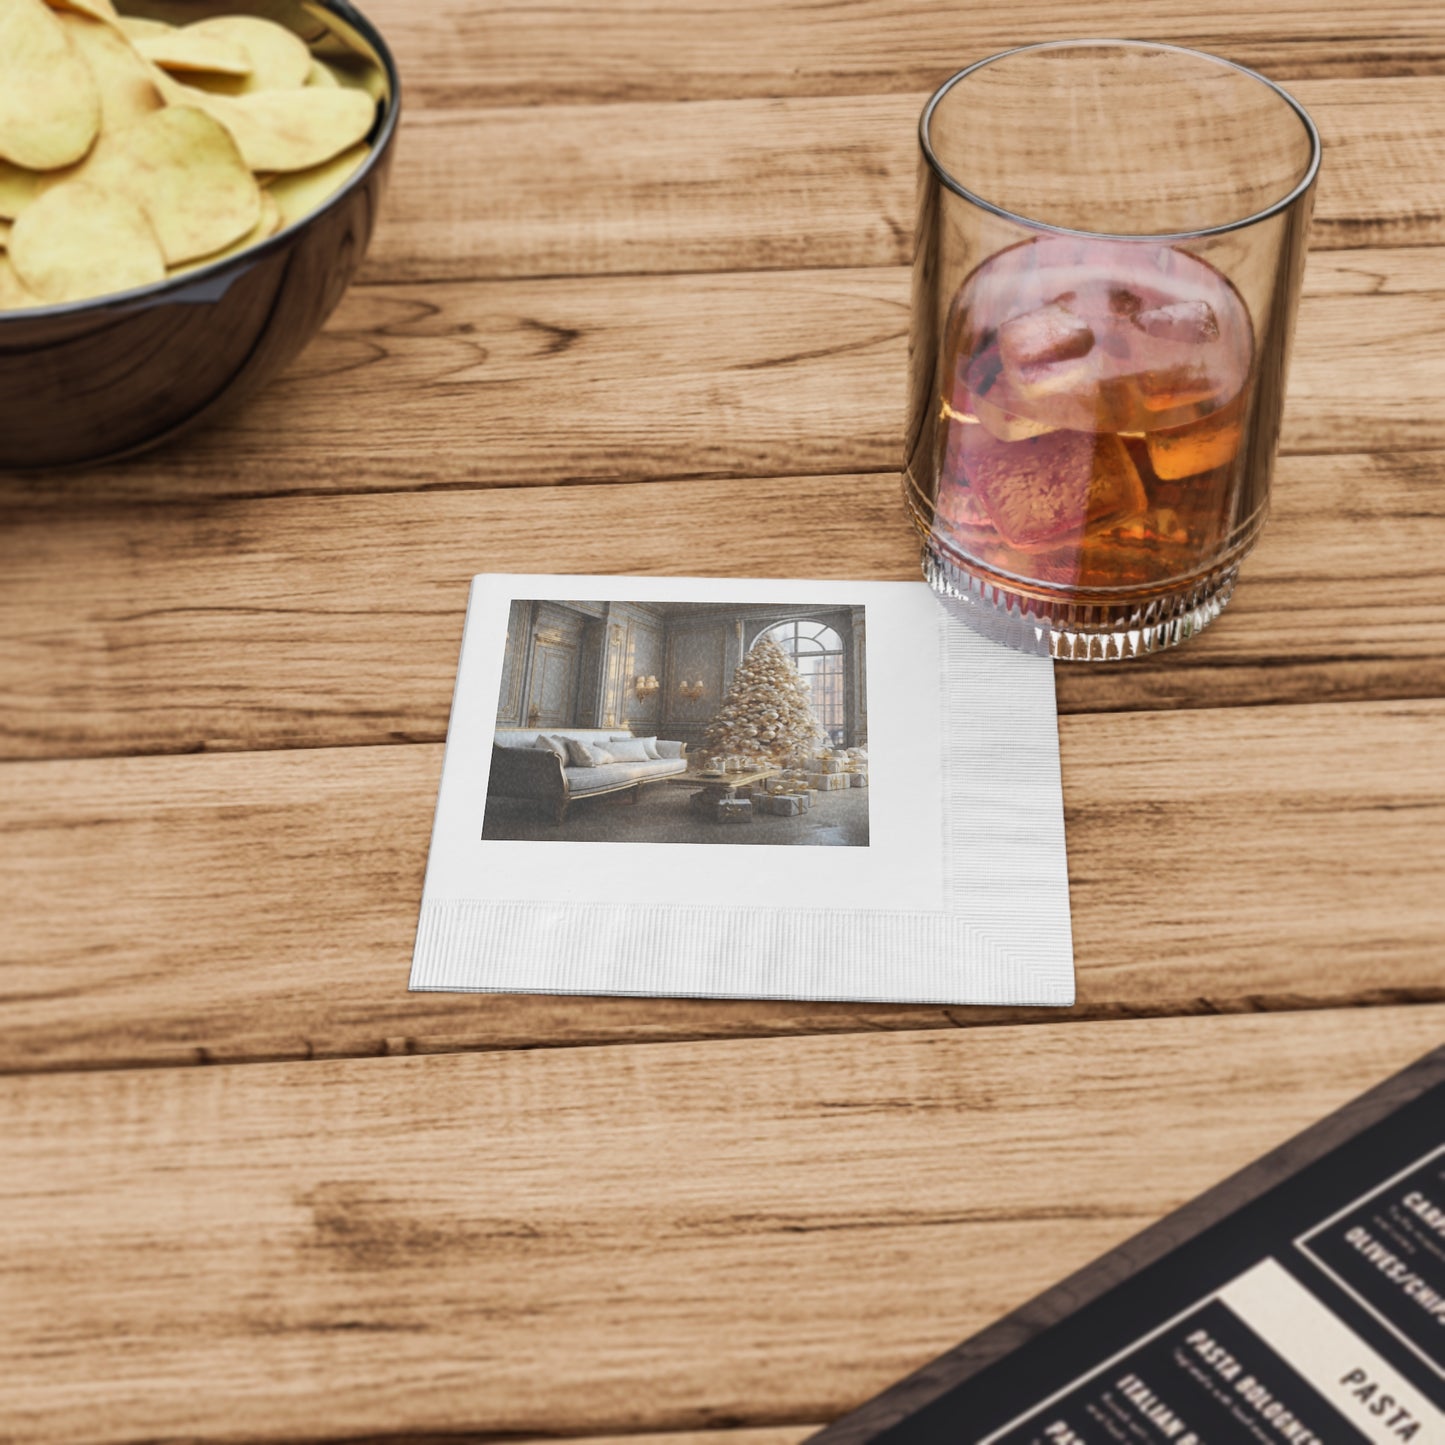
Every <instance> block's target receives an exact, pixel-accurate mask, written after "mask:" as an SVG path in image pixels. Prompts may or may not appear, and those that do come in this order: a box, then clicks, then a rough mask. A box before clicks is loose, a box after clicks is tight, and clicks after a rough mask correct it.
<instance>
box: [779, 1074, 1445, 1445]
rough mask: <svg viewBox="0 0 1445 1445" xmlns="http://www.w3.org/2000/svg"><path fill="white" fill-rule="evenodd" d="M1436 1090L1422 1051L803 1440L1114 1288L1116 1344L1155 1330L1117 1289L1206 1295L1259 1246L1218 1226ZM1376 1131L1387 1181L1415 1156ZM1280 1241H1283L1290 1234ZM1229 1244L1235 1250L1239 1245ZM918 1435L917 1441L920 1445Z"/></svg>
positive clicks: (904, 1395)
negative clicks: (1143, 1283)
mask: <svg viewBox="0 0 1445 1445" xmlns="http://www.w3.org/2000/svg"><path fill="white" fill-rule="evenodd" d="M1441 1086H1445V1047H1442V1048H1439V1049H1436V1050H1434V1051H1433V1052H1432V1053H1430V1054H1427V1055H1426V1056H1425V1057H1424V1058H1423V1059H1420V1060H1419V1061H1418V1062H1416V1063H1415V1064H1413V1065H1411V1066H1410V1067H1409V1068H1408V1069H1405V1070H1404V1071H1403V1072H1401V1073H1399V1074H1396V1075H1394V1076H1393V1077H1391V1078H1389V1079H1386V1080H1385V1081H1384V1082H1383V1083H1382V1084H1380V1085H1378V1086H1377V1087H1376V1088H1374V1089H1372V1090H1370V1092H1369V1093H1367V1094H1364V1095H1362V1096H1361V1097H1360V1098H1358V1099H1356V1100H1354V1101H1353V1102H1351V1103H1350V1104H1347V1105H1346V1106H1345V1107H1344V1108H1343V1109H1340V1110H1339V1111H1337V1112H1336V1113H1334V1114H1331V1115H1329V1116H1328V1117H1327V1118H1325V1119H1322V1120H1321V1121H1320V1122H1319V1123H1318V1124H1315V1125H1313V1126H1312V1127H1311V1128H1309V1129H1307V1130H1305V1131H1304V1132H1303V1133H1302V1134H1298V1135H1296V1136H1295V1137H1294V1138H1293V1139H1290V1140H1288V1141H1287V1142H1286V1143H1284V1144H1282V1145H1281V1146H1280V1147H1279V1148H1278V1149H1275V1150H1273V1151H1272V1152H1271V1153H1269V1154H1266V1155H1265V1156H1264V1157H1263V1158H1261V1159H1258V1160H1256V1161H1255V1163H1253V1164H1251V1165H1249V1166H1247V1167H1246V1168H1245V1169H1243V1170H1241V1171H1240V1172H1239V1173H1238V1174H1235V1175H1232V1176H1231V1177H1230V1178H1228V1179H1226V1180H1225V1181H1224V1182H1223V1183H1221V1184H1218V1185H1216V1186H1215V1187H1214V1188H1213V1189H1211V1190H1209V1191H1208V1192H1207V1193H1205V1194H1202V1195H1200V1196H1199V1197H1198V1198H1197V1199H1194V1200H1191V1201H1190V1202H1189V1203H1188V1204H1185V1205H1184V1206H1182V1207H1181V1208H1180V1209H1178V1210H1176V1211H1175V1212H1174V1213H1173V1214H1170V1215H1168V1216H1166V1217H1165V1218H1164V1219H1162V1220H1160V1221H1159V1223H1157V1224H1155V1225H1153V1226H1152V1227H1151V1228H1149V1229H1147V1230H1145V1231H1144V1232H1143V1233H1142V1234H1138V1235H1136V1236H1135V1237H1134V1238H1133V1239H1130V1240H1128V1241H1126V1242H1125V1243H1124V1244H1122V1245H1120V1246H1119V1247H1118V1248H1117V1249H1114V1250H1111V1251H1110V1252H1109V1253H1108V1254H1106V1255H1103V1256H1101V1257H1100V1258H1099V1259H1097V1260H1095V1261H1094V1262H1093V1263H1092V1264H1089V1265H1086V1266H1085V1267H1084V1268H1083V1269H1082V1270H1079V1271H1078V1272H1077V1273H1076V1274H1073V1275H1071V1276H1070V1277H1069V1278H1068V1279H1066V1280H1064V1281H1063V1282H1062V1283H1061V1284H1058V1285H1056V1286H1055V1287H1054V1288H1053V1289H1050V1290H1048V1291H1046V1292H1045V1293H1044V1294H1041V1295H1039V1296H1038V1297H1036V1298H1035V1299H1033V1300H1030V1301H1029V1302H1028V1303H1027V1304H1025V1305H1023V1306H1021V1307H1020V1308H1019V1309H1017V1310H1015V1311H1014V1312H1013V1313H1012V1314H1010V1315H1006V1316H1005V1317H1004V1318H1003V1319H1001V1320H999V1321H998V1322H997V1323H996V1324H994V1325H992V1326H990V1327H989V1328H988V1329H986V1330H984V1331H983V1332H982V1333H980V1334H977V1335H975V1336H973V1337H972V1338H971V1339H969V1340H966V1341H964V1342H963V1343H962V1344H961V1345H958V1346H957V1347H956V1348H954V1349H952V1350H950V1351H949V1352H948V1353H947V1354H944V1355H940V1356H939V1357H938V1358H937V1359H935V1360H932V1361H930V1362H929V1363H928V1364H927V1365H925V1366H924V1367H923V1368H922V1369H920V1370H918V1371H917V1372H916V1373H914V1374H912V1375H910V1376H908V1377H907V1378H906V1379H904V1380H902V1381H900V1382H899V1383H898V1384H897V1385H895V1386H893V1387H892V1388H891V1389H889V1390H887V1391H885V1392H884V1393H883V1394H882V1395H879V1396H877V1397H876V1398H875V1399H873V1400H871V1401H869V1402H868V1403H867V1404H866V1405H863V1406H862V1407H861V1408H860V1409H858V1410H855V1411H853V1412H852V1413H851V1414H849V1415H846V1416H844V1417H843V1418H842V1419H841V1420H838V1421H837V1422H835V1423H834V1424H832V1425H830V1426H828V1427H827V1428H826V1429H824V1430H822V1431H820V1432H819V1433H817V1434H816V1435H813V1436H811V1437H809V1440H808V1441H807V1445H862V1442H865V1441H872V1440H874V1439H875V1438H877V1437H878V1436H880V1435H882V1434H884V1433H885V1432H887V1431H890V1430H893V1429H894V1428H895V1427H898V1426H900V1425H904V1424H906V1423H908V1422H909V1421H910V1420H911V1419H912V1417H914V1416H915V1415H918V1414H919V1413H920V1412H922V1411H924V1410H926V1409H927V1407H929V1406H930V1405H932V1404H934V1403H935V1402H937V1401H938V1400H940V1399H941V1398H942V1397H943V1396H945V1395H947V1394H949V1393H950V1392H952V1391H954V1390H957V1389H958V1387H959V1386H961V1385H964V1384H966V1383H967V1382H968V1381H970V1380H972V1379H974V1377H976V1376H978V1375H980V1374H982V1373H983V1371H985V1370H988V1369H991V1368H992V1367H993V1366H995V1365H1006V1364H1007V1361H1008V1357H1009V1356H1010V1355H1011V1354H1013V1353H1014V1352H1016V1351H1018V1350H1020V1349H1021V1347H1023V1346H1024V1345H1027V1344H1028V1343H1029V1342H1030V1341H1032V1340H1033V1339H1035V1338H1036V1337H1037V1336H1039V1335H1041V1334H1043V1333H1044V1332H1045V1331H1046V1330H1051V1329H1054V1328H1055V1327H1056V1326H1060V1327H1062V1326H1064V1325H1066V1324H1067V1322H1068V1321H1069V1320H1070V1318H1071V1317H1072V1316H1074V1315H1076V1314H1078V1313H1079V1312H1080V1311H1082V1310H1085V1309H1087V1308H1088V1307H1089V1306H1091V1305H1093V1304H1094V1303H1095V1302H1096V1301H1100V1300H1102V1299H1103V1298H1104V1297H1105V1296H1106V1295H1110V1294H1112V1293H1113V1292H1115V1291H1120V1297H1121V1303H1120V1308H1121V1313H1122V1314H1123V1315H1125V1316H1129V1317H1130V1320H1131V1321H1132V1322H1129V1323H1121V1325H1120V1330H1121V1333H1120V1336H1119V1338H1120V1339H1121V1340H1124V1339H1127V1338H1130V1337H1131V1336H1132V1337H1133V1338H1138V1337H1140V1336H1143V1335H1145V1334H1147V1333H1149V1332H1150V1331H1151V1330H1153V1329H1154V1328H1155V1327H1156V1326H1157V1325H1159V1324H1160V1323H1161V1320H1160V1317H1159V1314H1158V1313H1157V1312H1153V1313H1150V1312H1146V1311H1145V1310H1144V1309H1143V1308H1141V1307H1140V1306H1138V1305H1137V1304H1135V1303H1129V1304H1127V1305H1126V1304H1125V1302H1124V1299H1123V1297H1124V1296H1126V1295H1127V1294H1128V1293H1129V1291H1126V1290H1123V1289H1122V1287H1123V1286H1125V1285H1127V1284H1129V1283H1130V1282H1131V1281H1134V1280H1135V1279H1136V1277H1137V1276H1139V1275H1141V1274H1143V1273H1145V1272H1146V1271H1151V1272H1152V1273H1155V1274H1157V1273H1158V1271H1155V1270H1154V1269H1153V1267H1154V1266H1156V1265H1161V1264H1165V1263H1170V1264H1173V1263H1176V1262H1177V1263H1179V1264H1180V1265H1181V1266H1183V1267H1182V1268H1181V1269H1179V1270H1178V1271H1176V1273H1178V1274H1179V1275H1180V1276H1181V1280H1182V1281H1187V1283H1184V1284H1183V1289H1184V1291H1186V1292H1183V1293H1181V1295H1180V1296H1179V1304H1177V1305H1175V1306H1174V1307H1173V1308H1168V1307H1166V1308H1165V1310H1164V1311H1163V1313H1164V1314H1165V1315H1173V1314H1174V1313H1175V1311H1176V1309H1178V1308H1179V1305H1182V1304H1183V1303H1185V1302H1186V1300H1187V1299H1188V1298H1189V1297H1190V1292H1191V1286H1193V1288H1192V1295H1193V1297H1194V1298H1199V1297H1202V1296H1204V1295H1207V1294H1208V1293H1209V1292H1210V1291H1211V1290H1212V1289H1214V1288H1217V1287H1218V1286H1220V1285H1222V1284H1223V1283H1224V1282H1225V1281H1226V1280H1227V1279H1229V1278H1230V1277H1232V1276H1233V1275H1234V1274H1236V1273H1237V1272H1238V1271H1239V1270H1240V1269H1241V1268H1243V1267H1245V1265H1246V1264H1247V1263H1248V1262H1250V1261H1251V1260H1253V1259H1257V1258H1258V1256H1259V1253H1260V1251H1259V1250H1257V1249H1256V1250H1253V1251H1252V1252H1250V1251H1248V1250H1246V1251H1244V1252H1240V1250H1239V1249H1238V1248H1237V1247H1236V1248H1235V1249H1233V1250H1231V1249H1230V1248H1228V1247H1227V1246H1228V1244H1229V1240H1228V1235H1227V1232H1226V1231H1224V1230H1222V1229H1221V1228H1220V1226H1223V1225H1225V1224H1226V1223H1227V1222H1228V1221H1229V1220H1230V1219H1231V1217H1232V1216H1234V1215H1236V1214H1238V1213H1239V1212H1240V1211H1241V1210H1244V1209H1246V1208H1247V1207H1249V1206H1251V1205H1253V1204H1256V1203H1257V1202H1259V1201H1261V1200H1264V1198H1265V1196H1267V1195H1270V1194H1271V1193H1272V1192H1274V1191H1276V1190H1279V1189H1280V1188H1281V1186H1283V1185H1286V1184H1288V1183H1289V1182H1290V1181H1291V1180H1293V1179H1294V1178H1295V1177H1296V1176H1297V1175H1300V1174H1301V1173H1303V1172H1305V1171H1308V1170H1310V1169H1311V1166H1313V1165H1316V1164H1318V1163H1320V1161H1322V1160H1325V1159H1326V1158H1327V1157H1328V1156H1329V1155H1331V1154H1333V1153H1335V1152H1336V1151H1337V1150H1339V1149H1342V1148H1343V1147H1344V1146H1346V1145H1348V1144H1351V1143H1353V1142H1355V1141H1360V1143H1361V1146H1362V1147H1364V1148H1367V1149H1368V1148H1369V1146H1370V1145H1371V1144H1373V1143H1374V1142H1375V1141H1374V1140H1370V1139H1368V1138H1367V1136H1369V1135H1370V1132H1371V1131H1372V1130H1374V1129H1375V1128H1376V1126H1377V1125H1379V1124H1381V1123H1382V1122H1383V1121H1384V1120H1386V1119H1387V1118H1389V1117H1390V1116H1391V1115H1393V1114H1396V1113H1399V1112H1401V1111H1404V1110H1408V1109H1409V1106H1410V1105H1411V1104H1413V1103H1415V1102H1416V1101H1417V1100H1420V1099H1421V1097H1422V1096H1423V1095H1425V1094H1427V1093H1429V1092H1430V1091H1431V1090H1433V1089H1436V1088H1438V1087H1441ZM1384 1132H1385V1131H1381V1139H1380V1141H1379V1142H1380V1145H1381V1149H1380V1151H1379V1152H1380V1153H1381V1156H1382V1157H1381V1160H1380V1162H1381V1163H1385V1162H1386V1161H1387V1160H1388V1161H1389V1167H1388V1168H1387V1169H1385V1170H1382V1171H1381V1170H1377V1171H1376V1172H1374V1173H1373V1174H1370V1175H1369V1176H1367V1177H1370V1178H1372V1179H1375V1180H1381V1181H1383V1179H1384V1176H1385V1174H1389V1175H1393V1174H1395V1173H1396V1172H1397V1171H1398V1170H1399V1169H1401V1168H1403V1167H1404V1166H1406V1165H1408V1164H1409V1162H1410V1160H1411V1159H1412V1158H1414V1157H1418V1154H1419V1150H1418V1146H1416V1148H1415V1149H1413V1150H1407V1152H1405V1153H1404V1154H1402V1155H1401V1156H1400V1157H1398V1158H1397V1159H1393V1160H1391V1159H1390V1158H1389V1147H1388V1146H1389V1141H1388V1140H1387V1139H1385V1138H1384V1137H1383V1136H1384ZM1316 1172H1318V1171H1316ZM1375 1188H1376V1185H1374V1184H1372V1185H1371V1187H1370V1189H1369V1190H1366V1191H1364V1194H1365V1195H1368V1194H1369V1193H1372V1192H1373V1191H1374V1190H1375ZM1353 1194H1354V1196H1355V1197H1356V1198H1359V1197H1363V1196H1362V1195H1361V1191H1360V1190H1359V1189H1355V1190H1354V1191H1353ZM1350 1202H1351V1200H1350V1194H1349V1193H1346V1194H1343V1195H1342V1196H1341V1197H1340V1199H1339V1201H1338V1204H1337V1205H1336V1206H1335V1207H1334V1208H1331V1210H1330V1213H1331V1214H1332V1215H1333V1214H1334V1213H1335V1212H1336V1209H1338V1208H1347V1207H1349V1204H1350ZM1313 1228H1314V1226H1311V1230H1312V1229H1313ZM1307 1232H1308V1231H1307ZM1291 1233H1292V1232H1291ZM1205 1234H1212V1235H1213V1236H1215V1237H1217V1238H1218V1240H1219V1243H1220V1245H1221V1248H1220V1249H1219V1250H1218V1251H1217V1252H1216V1251H1214V1250H1206V1251H1204V1252H1203V1253H1204V1255H1205V1256H1207V1260H1203V1261H1202V1260H1200V1259H1199V1258H1193V1259H1191V1258H1190V1252H1189V1251H1186V1250H1185V1246H1187V1245H1189V1244H1191V1243H1192V1242H1193V1241H1195V1240H1197V1239H1199V1238H1200V1236H1201V1235H1205ZM1278 1242H1279V1243H1281V1244H1287V1243H1289V1242H1290V1239H1289V1236H1286V1237H1285V1238H1284V1239H1282V1240H1280V1241H1278ZM1235 1243H1236V1246H1237V1242H1235ZM1193 1253H1194V1254H1195V1255H1196V1256H1197V1255H1198V1254H1199V1252H1198V1251H1196V1252H1193ZM1176 1255H1177V1256H1178V1258H1177V1261H1176V1260H1173V1259H1171V1256H1176ZM1206 1275H1207V1276H1208V1279H1207V1282H1206V1278H1205V1276H1206ZM1093 1313H1097V1311H1095V1312H1093ZM1042 1393H1043V1395H1047V1394H1048V1393H1050V1392H1049V1391H1047V1390H1046V1391H1043V1392H1042ZM1030 1403H1031V1397H1030V1396H1029V1394H1027V1393H1020V1394H1019V1395H1018V1396H1017V1400H1016V1409H1017V1410H1018V1411H1020V1412H1021V1411H1024V1410H1026V1409H1027V1408H1028V1406H1029V1404H1030ZM980 1423H981V1424H982V1422H980ZM992 1429H993V1426H992V1425H988V1426H985V1427H984V1428H981V1429H979V1430H978V1432H977V1434H976V1435H975V1434H974V1433H973V1432H972V1430H971V1429H970V1430H969V1431H968V1433H967V1434H965V1432H964V1431H963V1430H959V1429H954V1430H953V1432H952V1437H953V1438H954V1439H955V1440H958V1441H960V1442H962V1441H963V1440H965V1439H976V1438H982V1437H983V1436H986V1435H988V1434H990V1433H992ZM908 1438H909V1437H908V1433H907V1432H906V1431H899V1433H898V1436H897V1439H898V1441H899V1442H902V1441H904V1440H906V1439H908ZM924 1438H925V1437H924V1436H923V1435H922V1434H920V1436H919V1439H920V1441H921V1440H923V1439H924Z"/></svg>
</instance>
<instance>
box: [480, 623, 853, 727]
mask: <svg viewBox="0 0 1445 1445" xmlns="http://www.w3.org/2000/svg"><path fill="white" fill-rule="evenodd" d="M798 617H808V618H811V619H815V620H817V621H819V622H825V623H827V625H828V626H829V627H832V628H833V629H834V630H835V631H837V632H838V634H839V635H840V636H841V637H842V639H843V646H844V658H845V663H846V668H847V672H846V684H847V686H846V696H847V723H846V727H847V742H848V744H849V745H850V746H851V745H852V744H854V743H857V742H865V741H866V740H867V736H868V699H867V686H866V678H867V658H866V629H865V621H864V614H863V609H862V608H861V607H858V608H846V607H844V608H825V607H816V608H798V607H792V608H783V607H766V606H750V607H742V608H737V609H728V610H727V611H724V612H720V611H719V610H718V609H717V608H715V607H707V606H704V605H702V604H697V605H690V604H688V605H679V606H671V607H668V606H658V605H655V604H649V603H645V602H549V601H536V602H521V601H519V602H514V603H513V604H512V610H511V614H510V617H509V619H508V629H507V650H506V658H505V661H504V663H503V667H502V684H501V690H500V695H499V698H498V703H497V722H498V724H499V725H511V726H522V727H528V726H530V727H538V726H553V727H564V726H567V725H569V724H570V725H572V726H576V727H615V728H618V729H619V730H621V729H623V728H626V729H628V730H629V731H631V732H633V733H635V734H638V735H643V734H650V733H656V734H657V735H659V736H661V737H667V738H676V739H679V740H680V741H682V742H685V743H688V744H689V745H690V746H697V745H700V744H701V742H702V739H703V734H704V732H705V730H706V728H707V724H708V722H709V720H710V719H711V718H712V717H713V715H714V714H715V713H716V712H717V710H718V707H719V706H720V705H721V703H722V700H723V698H724V697H725V696H726V695H727V690H728V687H729V686H730V685H731V683H732V679H733V674H734V672H735V671H736V670H737V666H738V664H739V662H741V661H742V658H743V656H744V654H745V653H746V651H747V649H748V648H750V647H751V646H752V645H753V643H754V642H755V641H756V640H757V638H758V637H759V636H760V635H761V634H762V632H764V631H765V630H766V629H767V628H768V627H770V626H772V625H773V624H775V623H777V622H782V621H786V620H789V619H791V618H798ZM639 677H656V678H657V680H658V683H659V684H660V686H659V689H658V691H657V692H656V693H654V694H652V695H651V696H648V697H644V698H639V697H638V696H637V690H636V680H637V678H639ZM684 682H688V683H697V682H701V683H702V686H703V693H702V696H701V697H699V698H697V699H691V698H687V697H684V696H683V695H682V693H681V692H680V688H681V686H682V684H683V683H684ZM561 713H565V714H566V715H565V716H561V715H560V714H561Z"/></svg>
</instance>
